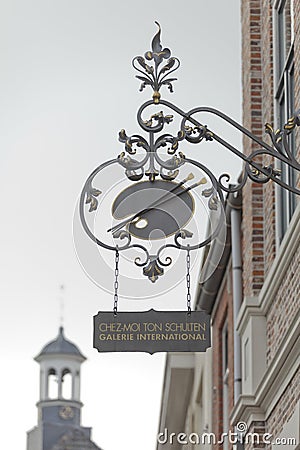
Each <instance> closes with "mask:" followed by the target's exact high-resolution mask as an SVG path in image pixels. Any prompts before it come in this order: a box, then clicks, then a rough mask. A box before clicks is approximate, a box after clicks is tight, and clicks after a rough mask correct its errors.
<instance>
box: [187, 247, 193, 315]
mask: <svg viewBox="0 0 300 450" xmlns="http://www.w3.org/2000/svg"><path fill="white" fill-rule="evenodd" d="M187 247H188V249H187V253H186V269H187V271H186V286H187V294H186V305H187V310H188V314H189V315H190V314H191V312H192V309H191V276H190V268H191V256H190V246H189V245H188V246H187Z"/></svg>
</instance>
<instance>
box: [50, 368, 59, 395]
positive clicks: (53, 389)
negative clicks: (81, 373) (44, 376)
mask: <svg viewBox="0 0 300 450" xmlns="http://www.w3.org/2000/svg"><path fill="white" fill-rule="evenodd" d="M48 398H50V399H54V398H58V383H57V374H56V370H55V369H49V371H48Z"/></svg>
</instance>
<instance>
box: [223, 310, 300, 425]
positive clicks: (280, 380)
mask: <svg viewBox="0 0 300 450" xmlns="http://www.w3.org/2000/svg"><path fill="white" fill-rule="evenodd" d="M299 328H300V312H299V314H298V316H297V317H295V319H294V321H293V323H292V324H291V326H290V332H289V334H288V336H287V339H286V340H284V341H283V342H282V343H281V345H280V347H279V349H278V351H277V353H276V355H275V357H274V359H273V360H272V363H271V365H270V366H269V367H268V369H267V370H266V372H265V375H264V377H263V378H262V380H261V382H260V384H259V385H258V387H257V390H256V392H255V394H254V395H241V396H240V398H239V400H238V402H237V403H236V405H235V406H234V408H233V410H232V413H231V417H230V418H231V421H232V423H233V424H235V423H236V422H238V421H239V420H245V421H246V422H247V421H249V419H250V417H251V415H255V416H258V417H260V418H259V419H256V420H265V419H267V418H268V417H269V415H270V413H271V412H272V410H273V408H274V406H275V405H276V403H277V402H278V400H279V399H280V397H281V396H282V394H283V392H284V390H285V389H286V387H287V386H288V384H289V383H290V381H291V379H292V377H293V376H294V374H295V372H296V371H297V369H298V368H299V364H300V354H299V348H300V336H299ZM262 417H264V419H262Z"/></svg>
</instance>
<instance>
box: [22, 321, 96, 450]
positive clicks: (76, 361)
mask: <svg viewBox="0 0 300 450" xmlns="http://www.w3.org/2000/svg"><path fill="white" fill-rule="evenodd" d="M34 359H35V361H37V362H38V363H39V364H40V398H39V401H38V403H37V408H38V424H37V426H36V427H34V428H33V430H31V431H29V432H28V433H27V450H65V449H68V450H72V449H73V448H74V449H75V448H76V449H78V448H80V449H81V450H87V449H93V450H100V449H99V447H97V446H96V444H94V443H93V442H92V441H91V439H90V436H91V428H87V427H82V426H81V408H82V406H83V405H82V403H81V401H80V366H81V364H82V363H83V362H84V361H85V359H86V358H85V357H84V356H83V354H82V353H81V352H80V350H79V348H78V347H77V346H76V345H75V344H73V343H72V342H70V341H69V340H67V339H66V338H65V336H64V330H63V327H60V329H59V333H58V336H57V338H56V339H55V340H53V341H51V342H49V343H48V344H47V345H45V346H44V347H43V348H42V350H41V352H40V353H39V354H38V355H37V356H36V357H35V358H34Z"/></svg>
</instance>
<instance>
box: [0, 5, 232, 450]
mask: <svg viewBox="0 0 300 450" xmlns="http://www.w3.org/2000/svg"><path fill="white" fill-rule="evenodd" d="M239 3H240V2H239V1H238V0H228V1H226V2H224V1H221V0H210V1H207V0H198V1H195V0H192V1H190V2H188V3H184V2H182V1H178V0H174V1H172V2H161V1H160V2H157V1H154V2H152V3H149V2H147V3H146V2H141V1H133V0H131V1H127V2H119V1H116V0H111V1H109V2H103V1H101V0H85V1H79V0H72V1H67V0H59V1H58V0H52V1H51V2H50V1H45V0H31V1H30V0H9V1H5V0H2V1H0V48H1V54H0V58H1V70H0V98H1V101H0V149H1V150H0V161H1V166H0V192H1V222H0V226H1V228H0V230H1V233H0V248H1V252H0V264H1V270H0V273H1V282H0V295H1V311H2V314H1V326H0V339H1V349H2V350H1V362H2V370H1V382H0V389H1V396H0V398H1V408H2V411H3V412H5V415H4V416H3V417H2V427H3V430H4V433H2V439H1V440H2V446H3V448H5V449H7V450H8V449H10V448H11V449H23V450H25V446H26V431H27V430H29V429H30V428H32V427H33V426H34V425H36V422H37V417H36V407H35V403H36V401H37V400H38V366H37V364H36V363H35V362H34V361H33V360H32V357H33V356H35V355H36V354H37V353H38V352H39V350H40V349H41V347H42V346H43V345H44V344H45V343H46V342H48V341H49V340H51V339H53V338H54V337H55V336H56V334H57V331H58V326H59V314H60V313H59V285H60V284H62V283H63V284H65V286H66V290H65V294H64V298H65V313H64V315H65V320H64V325H65V331H66V335H67V337H68V338H69V339H71V340H73V341H74V342H75V343H76V344H78V346H79V347H80V349H81V350H82V352H83V353H84V354H85V355H86V356H87V357H88V361H87V362H86V363H85V364H84V365H83V370H82V400H83V402H84V404H85V406H84V408H83V414H82V415H83V420H82V422H83V425H85V426H92V427H93V439H94V440H95V442H96V443H97V444H98V445H99V446H101V447H102V448H103V449H104V450H120V448H122V450H129V449H130V450H140V449H141V448H143V449H145V450H153V449H154V448H155V438H156V432H157V427H158V416H159V408H160V396H161V388H162V377H163V368H164V355H161V354H156V355H153V356H149V355H147V354H105V355H104V354H98V353H97V351H96V350H94V349H93V348H92V317H93V315H94V314H96V313H97V312H98V310H101V309H102V310H110V309H111V307H112V296H111V295H109V294H107V293H105V292H104V291H102V290H101V289H99V288H98V287H97V286H96V285H95V284H93V283H92V282H91V280H90V279H89V278H88V277H87V276H86V275H85V273H84V272H83V270H82V269H81V267H80V264H79V263H78V261H77V258H76V255H75V251H74V247H73V240H72V219H73V212H74V208H75V205H76V201H77V198H78V195H79V193H80V190H81V188H82V185H83V183H84V181H85V179H86V177H87V176H88V174H89V173H90V172H91V171H92V170H93V169H94V168H95V167H96V166H97V165H98V164H100V163H101V162H103V161H105V160H107V159H111V158H112V157H116V156H117V155H118V154H119V153H120V152H121V151H122V150H123V148H122V145H121V144H120V143H119V142H118V132H119V130H120V129H121V128H125V129H126V130H127V131H128V134H135V133H139V132H140V130H139V127H138V124H137V123H136V111H137V109H138V107H139V106H140V105H141V103H142V102H143V101H146V100H148V99H150V98H151V95H152V92H151V90H150V88H149V87H148V88H146V89H145V91H143V92H142V93H140V92H139V90H138V89H139V84H140V83H139V81H138V80H136V79H135V77H134V76H135V73H134V70H133V69H132V67H131V60H132V58H133V57H134V56H136V55H143V54H144V53H145V51H147V50H149V49H150V43H151V40H152V37H153V36H154V34H155V33H156V30H157V28H156V26H155V25H154V20H158V21H159V22H160V23H161V26H162V44H163V46H166V47H169V48H170V49H171V51H172V55H173V56H177V57H178V58H179V59H180V60H181V64H182V65H181V68H180V69H179V70H178V72H177V77H178V81H176V82H175V83H174V93H173V94H170V93H169V91H168V90H167V89H164V88H162V91H161V93H162V97H163V98H165V99H167V100H170V101H173V102H174V103H175V104H177V105H178V106H179V107H181V108H182V109H184V110H188V109H190V108H192V107H194V106H200V105H202V106H203V105H205V106H212V107H216V108H219V109H220V110H222V111H224V112H226V113H227V114H228V115H230V116H232V117H233V118H235V119H236V120H238V121H241V118H240V106H241V97H240V78H241V74H240V16H239V15H240V5H239ZM204 122H205V123H207V124H208V125H209V126H210V128H212V129H214V123H215V126H216V127H217V126H219V125H218V123H217V122H214V121H213V119H212V118H205V119H204ZM220 129H221V131H222V132H223V131H224V134H225V135H226V136H229V137H231V134H230V133H228V132H227V131H226V130H223V129H222V128H220ZM232 142H239V140H238V139H237V138H236V136H235V135H234V136H232ZM193 152H194V153H193ZM189 155H190V156H191V157H192V156H193V155H194V156H193V157H195V158H199V160H201V161H202V162H204V163H206V164H207V165H208V166H209V167H210V168H211V169H212V170H213V171H215V172H216V173H217V174H220V173H221V172H223V171H229V172H230V173H232V175H233V176H236V175H237V174H238V171H239V163H238V162H236V161H235V160H234V161H233V160H232V159H231V158H230V157H229V155H228V152H227V151H226V150H220V148H218V147H217V146H216V145H215V144H214V143H208V144H207V145H202V144H201V145H200V146H199V147H196V146H194V147H193V149H192V150H191V151H190V153H189ZM196 155H197V156H196ZM183 267H184V266H183ZM134 270H135V269H134ZM196 277H197V270H193V273H192V282H193V284H194V286H195V283H196ZM120 289H121V287H120ZM149 289H151V285H150V283H149ZM120 302H121V305H120V309H122V310H135V309H142V310H147V309H149V308H151V307H153V308H155V309H160V308H161V309H168V308H169V309H183V308H185V286H184V284H181V285H180V286H178V287H176V289H173V290H172V291H171V292H169V293H168V294H166V295H165V296H163V297H162V296H160V297H159V298H155V299H152V300H151V299H148V300H145V301H142V302H140V301H139V302H137V301H132V300H126V299H121V300H120ZM3 420H4V422H3Z"/></svg>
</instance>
